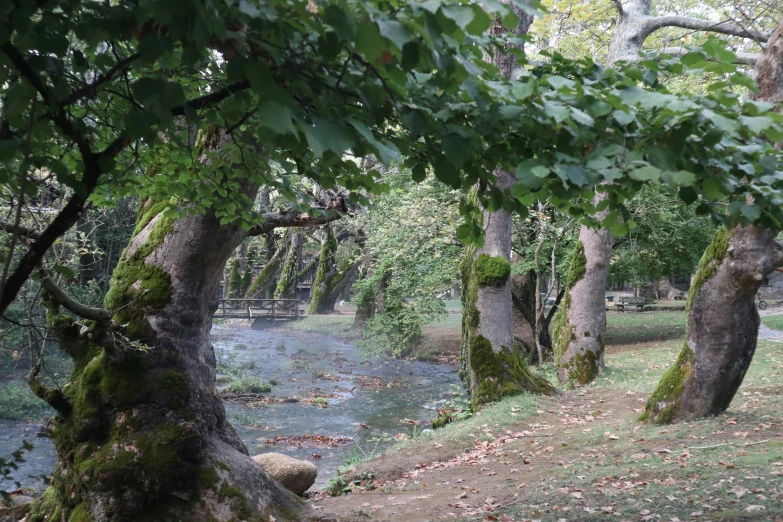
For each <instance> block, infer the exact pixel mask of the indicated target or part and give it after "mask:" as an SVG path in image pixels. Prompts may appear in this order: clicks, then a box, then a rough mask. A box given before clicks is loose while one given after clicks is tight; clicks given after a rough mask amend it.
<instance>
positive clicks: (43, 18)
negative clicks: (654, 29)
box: [0, 0, 783, 242]
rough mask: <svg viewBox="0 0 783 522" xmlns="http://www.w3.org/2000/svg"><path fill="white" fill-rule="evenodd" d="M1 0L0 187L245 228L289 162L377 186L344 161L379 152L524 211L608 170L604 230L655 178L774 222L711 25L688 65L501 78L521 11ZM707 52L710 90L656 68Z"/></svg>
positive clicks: (245, 0)
mask: <svg viewBox="0 0 783 522" xmlns="http://www.w3.org/2000/svg"><path fill="white" fill-rule="evenodd" d="M520 5H522V6H523V7H525V8H530V7H529V6H528V5H527V4H520ZM0 10H1V11H2V13H3V14H4V15H5V16H6V20H7V21H6V22H4V24H3V25H2V28H3V30H2V31H0V51H2V54H0V58H1V60H0V63H2V69H0V77H1V78H2V80H3V81H4V82H5V87H6V88H5V93H4V94H5V101H4V103H3V105H4V121H3V122H2V127H1V128H0V158H2V160H3V161H2V163H0V182H2V183H6V184H9V185H13V186H16V188H18V189H22V188H23V189H24V190H26V191H27V192H28V193H30V194H31V195H33V194H34V192H35V191H36V187H37V186H38V184H36V183H25V182H23V181H22V179H23V178H24V177H23V176H19V172H24V173H27V172H32V171H36V172H40V171H45V172H51V173H53V174H54V175H55V176H56V177H57V179H58V180H59V181H60V182H61V183H64V184H65V185H67V186H70V187H72V188H73V189H74V190H75V191H76V193H77V195H78V194H85V193H86V194H90V193H93V196H92V197H93V199H94V201H95V202H97V203H99V204H111V202H112V201H113V200H114V199H115V198H116V197H117V196H118V195H123V194H129V193H132V194H137V195H141V196H143V197H156V198H170V199H171V201H172V202H173V203H172V206H175V203H179V202H190V203H192V205H191V206H189V207H188V209H189V210H194V211H197V212H204V211H206V209H207V208H213V209H215V210H216V212H217V213H218V215H219V216H220V217H221V218H223V219H224V221H225V222H229V221H237V222H239V223H240V224H241V225H242V226H244V227H246V228H247V227H250V226H251V225H252V224H253V222H255V221H257V220H259V219H260V216H258V215H256V214H253V213H251V212H248V210H247V209H248V208H249V207H250V206H251V203H252V202H251V201H250V198H249V197H248V195H247V190H246V187H247V182H251V183H263V184H274V185H276V186H279V187H280V188H281V189H282V190H284V191H287V194H288V195H289V196H290V197H292V198H296V197H297V194H296V191H294V190H293V189H292V188H291V185H290V181H289V179H288V176H289V175H291V174H293V173H296V174H298V175H302V176H307V177H309V178H312V179H313V180H315V181H317V182H318V183H319V184H320V185H322V186H324V187H332V186H335V185H341V186H344V187H347V188H349V189H359V188H363V189H367V190H369V191H384V190H385V189H386V187H385V185H384V184H383V182H382V181H381V180H380V176H379V175H378V173H377V172H369V173H365V172H362V171H361V170H360V169H359V167H358V165H357V162H356V161H355V158H356V157H362V156H366V155H374V156H376V157H378V158H379V159H380V160H381V161H382V162H383V163H384V164H387V165H388V164H389V163H390V162H392V161H399V162H401V163H402V164H403V165H404V166H405V168H407V169H409V170H410V171H411V173H412V178H413V179H414V180H417V181H418V180H423V179H424V178H425V176H426V173H427V172H428V171H430V170H431V171H433V172H434V174H435V176H436V177H437V178H438V180H440V181H442V182H443V183H446V184H447V185H449V186H450V187H453V188H455V189H456V188H463V189H464V188H467V187H470V186H473V185H476V184H478V186H479V188H480V198H481V201H482V203H484V205H485V206H487V207H488V208H490V209H495V208H500V207H501V206H502V207H505V208H507V209H516V210H519V211H522V212H524V210H525V208H524V206H525V205H526V204H529V203H530V202H532V201H533V200H535V199H546V198H547V197H548V198H549V199H550V201H552V202H554V203H555V204H556V205H557V206H558V207H559V208H561V209H563V210H567V211H569V212H570V213H571V214H572V215H574V216H579V217H582V216H587V215H590V214H591V213H592V212H594V210H595V209H593V208H592V203H591V197H588V195H589V194H591V193H592V190H593V187H594V186H596V185H598V184H599V183H603V182H610V184H607V185H606V186H605V190H606V191H608V192H609V198H608V199H607V200H606V201H605V202H604V203H602V204H601V206H609V207H611V208H612V209H615V210H616V211H615V212H611V213H609V215H608V217H607V218H606V221H605V223H604V225H605V226H607V227H609V228H611V229H612V230H613V231H614V232H615V233H618V234H622V233H623V232H625V231H626V230H627V229H628V228H629V227H632V226H633V222H632V221H630V222H626V221H624V220H622V219H620V218H621V217H622V214H623V211H624V209H623V202H624V201H625V200H627V199H628V198H629V197H631V196H632V195H633V194H634V193H636V192H637V191H638V190H639V189H640V187H641V186H642V185H643V184H645V183H654V182H663V183H666V184H668V185H671V186H674V187H678V188H679V190H680V195H681V197H682V198H683V199H684V200H685V201H686V202H695V201H699V204H700V211H702V212H707V213H709V212H711V213H713V214H714V215H715V216H716V217H722V216H724V215H725V214H726V212H725V211H724V209H723V208H722V207H719V208H717V210H716V207H715V205H716V203H718V202H723V201H728V202H729V207H728V219H731V220H734V221H739V222H757V223H763V224H765V225H768V226H774V227H780V226H781V221H782V219H783V211H782V210H781V208H783V205H781V203H783V201H781V198H780V184H781V176H782V175H781V173H780V172H779V171H778V165H779V161H778V158H779V156H778V153H777V152H776V151H773V150H772V149H771V147H770V146H769V145H768V144H767V142H766V141H765V138H771V139H773V140H777V139H780V138H781V137H783V131H781V121H780V117H779V116H777V115H775V114H772V113H770V112H769V109H770V106H769V105H767V104H762V103H757V102H751V101H745V100H742V99H740V98H739V97H737V96H736V95H734V94H732V93H731V92H729V90H728V87H730V86H732V85H746V86H751V85H752V82H751V81H750V79H749V78H748V77H747V76H744V75H742V74H740V73H737V72H735V71H734V66H733V65H731V63H730V62H731V61H732V57H733V53H732V52H731V51H729V50H727V49H726V48H725V47H724V46H722V45H720V44H719V43H717V42H715V41H712V40H711V41H709V42H707V43H706V44H705V45H704V46H703V47H700V48H694V50H693V52H692V53H691V54H689V55H686V56H685V57H684V58H683V60H682V62H679V61H676V60H670V61H665V60H664V61H655V60H646V61H642V62H640V63H639V64H635V65H629V66H622V65H621V66H618V68H617V69H603V68H602V67H601V66H600V65H598V64H596V63H594V62H593V61H591V60H590V59H584V60H576V61H574V60H569V59H565V58H563V57H562V56H559V55H557V54H551V55H549V56H548V57H549V62H548V63H544V64H535V65H534V64H527V62H526V60H525V58H524V55H522V53H521V52H519V51H515V50H514V49H511V50H509V51H508V52H512V53H518V54H520V56H519V63H520V65H526V67H525V68H524V69H522V70H521V71H520V73H519V74H518V77H517V78H513V79H506V78H503V77H501V76H500V75H498V73H497V70H496V68H495V67H494V65H492V63H490V62H488V61H487V60H486V59H485V57H486V56H488V55H492V54H493V53H494V52H496V51H497V50H498V49H504V48H506V38H507V37H506V36H502V35H501V36H496V35H492V34H489V33H488V29H489V28H490V26H491V25H492V24H493V23H494V21H495V17H498V18H499V20H501V21H502V23H503V24H505V25H506V27H513V26H514V25H515V24H516V17H515V15H514V14H513V12H512V11H511V10H510V9H509V8H508V7H507V6H505V5H502V4H500V3H499V2H497V1H494V0H482V1H479V2H472V3H471V2H467V1H452V0H443V1H439V0H428V1H423V2H419V1H416V0H409V1H408V2H400V3H390V2H386V1H378V0H364V1H359V2H356V1H352V2H348V1H334V2H326V3H324V4H321V5H317V4H314V3H312V2H304V1H301V0H269V1H265V2H263V3H262V2H258V1H254V0H240V1H239V2H231V3H226V2H221V1H216V0H200V1H194V2H185V3H176V2H169V1H164V0H150V1H146V2H111V3H106V2H83V1H82V2H80V1H76V2H74V1H70V0H69V1H65V0H49V1H45V0H40V1H38V2H24V3H22V4H19V5H17V4H14V3H13V2H10V1H7V0H6V1H2V2H0ZM494 32H497V31H494ZM512 43H513V42H512ZM707 67H709V68H711V70H712V69H715V68H717V69H718V70H720V71H722V72H723V74H724V77H726V78H727V81H726V83H725V85H724V84H718V85H716V86H715V88H714V89H713V90H712V91H711V92H710V93H709V94H708V95H706V96H693V95H688V94H682V93H679V94H673V93H670V92H668V91H667V90H666V88H665V86H663V85H662V83H661V82H660V81H659V78H660V77H661V75H671V74H679V73H682V72H683V71H684V69H688V68H690V69H691V70H692V71H699V70H701V69H703V68H707ZM210 125H214V126H221V127H223V128H227V129H229V130H230V140H228V142H227V143H225V144H223V146H222V148H221V152H220V154H212V153H209V152H208V151H209V146H206V147H205V146H204V144H203V142H199V140H198V139H197V134H196V132H195V129H201V135H202V137H203V136H204V135H205V134H208V131H209V129H210V127H209V126H210ZM200 155H202V156H203V155H207V156H210V155H211V156H212V157H211V160H210V161H207V162H206V164H205V162H204V161H199V156H200ZM201 159H202V160H203V157H202V158H201ZM225 167H231V168H229V169H226V168H225ZM496 168H503V169H506V170H509V171H514V172H516V174H517V177H518V179H519V184H518V185H517V186H516V187H514V189H513V190H512V192H511V194H512V195H513V197H509V195H508V194H503V193H502V192H501V191H500V190H498V189H497V188H495V187H494V186H493V181H494V176H493V172H494V170H495V169H496ZM747 196H752V198H753V201H754V204H752V205H751V204H748V203H747V201H749V199H748V198H747ZM471 211H472V209H471V206H470V205H468V204H463V206H462V212H463V214H464V215H465V217H466V226H465V227H464V228H462V229H461V230H460V237H461V238H462V239H463V240H464V241H466V242H480V241H481V230H480V229H481V227H479V226H478V225H477V223H476V222H475V221H474V220H472V218H471Z"/></svg>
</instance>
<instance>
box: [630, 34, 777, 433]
mask: <svg viewBox="0 0 783 522" xmlns="http://www.w3.org/2000/svg"><path fill="white" fill-rule="evenodd" d="M756 82H757V84H758V95H757V97H758V98H759V99H760V100H768V101H770V102H771V107H774V108H775V109H776V110H777V111H780V101H781V99H783V96H782V95H783V20H781V23H780V24H779V25H778V27H777V29H776V30H775V32H774V33H773V34H772V37H771V38H770V41H769V43H768V45H767V47H766V49H765V50H764V54H763V55H762V57H761V59H759V61H758V65H757V68H756ZM780 145H781V143H780V142H779V143H778V144H776V148H779V147H780ZM753 207H754V202H753V201H752V200H748V208H749V209H750V211H752V209H753ZM780 229H781V226H780V225H779V224H778V225H777V226H776V227H775V228H767V227H762V226H742V225H739V224H733V226H732V227H731V228H725V227H721V228H720V229H719V230H718V232H717V233H716V234H715V237H714V238H713V240H712V243H711V244H710V245H709V247H708V248H707V249H706V250H705V252H704V256H703V257H702V259H701V263H700V265H699V270H698V271H697V272H696V277H695V278H694V281H693V284H692V285H691V289H690V292H689V295H688V305H687V310H688V325H687V331H686V339H685V345H684V346H683V348H682V351H681V352H680V355H679V357H678V358H677V361H676V362H675V363H674V365H673V366H672V367H671V368H669V370H668V371H667V372H666V373H665V374H664V376H663V378H662V379H661V382H660V383H659V384H658V387H657V388H656V389H655V391H654V392H653V394H652V395H651V396H650V398H649V399H648V400H647V403H646V405H645V411H644V413H643V414H642V417H641V419H642V420H645V421H647V422H653V423H668V422H672V421H679V420H690V419H695V418H698V417H704V416H707V415H716V414H720V413H723V412H725V411H726V409H727V408H728V407H729V405H730V404H731V400H732V399H733V398H734V394H735V393H736V392H737V390H738V389H739V387H740V385H741V384H742V380H743V379H744V378H745V372H747V370H748V367H750V363H751V361H752V360H753V354H754V353H755V351H756V341H757V339H758V330H759V324H760V322H761V321H760V319H759V314H758V310H756V303H755V300H756V293H757V292H758V290H759V287H760V286H761V283H762V281H763V280H764V278H765V277H766V276H768V275H769V274H771V273H772V272H773V271H774V270H775V269H776V268H777V267H779V266H783V248H781V245H780V244H779V243H778V242H777V241H775V236H776V235H777V232H778V230H780Z"/></svg>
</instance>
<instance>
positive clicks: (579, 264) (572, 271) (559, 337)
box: [552, 241, 587, 367]
mask: <svg viewBox="0 0 783 522" xmlns="http://www.w3.org/2000/svg"><path fill="white" fill-rule="evenodd" d="M586 273H587V257H586V256H585V246H584V245H583V244H582V242H581V241H577V242H576V248H575V249H574V254H573V257H572V259H571V266H570V267H569V269H568V278H567V279H566V289H565V297H564V298H563V302H562V303H561V304H560V307H559V308H558V309H557V312H556V313H555V316H554V317H553V318H552V348H553V351H554V352H555V364H556V365H557V366H558V367H559V366H560V361H561V358H562V357H563V354H564V353H565V352H566V350H567V349H568V345H569V344H571V343H572V342H574V341H576V332H575V331H574V327H573V326H572V325H570V324H568V309H569V308H570V307H571V289H572V288H573V287H574V285H576V283H578V282H579V281H581V280H582V278H584V276H585V274H586Z"/></svg>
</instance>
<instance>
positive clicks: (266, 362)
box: [0, 325, 459, 490]
mask: <svg viewBox="0 0 783 522" xmlns="http://www.w3.org/2000/svg"><path fill="white" fill-rule="evenodd" d="M212 342H213V345H214V348H215V355H216V357H217V359H218V388H219V389H220V388H221V387H222V386H224V385H225V384H226V383H227V382H228V381H229V374H230V375H236V374H237V373H239V374H241V375H242V377H244V378H248V377H259V378H261V379H262V380H263V381H264V382H269V381H270V380H271V379H273V380H275V381H276V382H277V383H278V384H276V385H275V386H273V387H272V391H271V392H269V393H266V394H261V395H259V397H258V400H253V401H251V402H249V403H247V402H239V401H226V402H225V406H226V413H227V415H228V419H229V420H230V421H231V423H232V424H233V425H234V427H235V428H236V431H237V433H238V434H239V436H240V437H241V438H242V440H243V441H244V442H245V444H246V445H247V448H248V450H249V452H250V454H251V455H257V454H260V453H264V452H269V451H275V452H279V453H284V454H286V455H290V456H292V457H295V458H299V459H306V460H309V461H310V462H313V463H314V464H315V466H316V467H317V468H318V478H317V480H316V483H315V485H314V486H313V489H318V488H320V487H321V486H323V485H324V484H325V483H326V482H327V481H328V480H329V479H330V478H331V477H333V476H334V475H335V473H336V472H337V468H338V467H340V466H341V465H343V463H344V462H345V461H347V460H348V459H350V458H352V457H357V456H361V457H366V456H369V455H371V454H373V453H379V452H380V451H381V450H382V449H383V448H385V447H387V446H388V445H390V444H392V443H393V442H394V440H395V438H396V439H397V440H399V439H401V438H404V437H406V436H411V435H412V434H413V433H414V432H415V431H420V430H424V429H429V424H430V421H431V420H432V419H433V418H435V416H436V412H435V409H436V406H437V405H438V403H439V402H441V401H443V400H447V399H449V398H450V397H452V396H453V394H454V393H455V392H456V393H459V390H458V388H457V386H458V385H459V377H458V375H457V371H458V368H457V367H456V366H453V365H443V364H433V363H428V362H416V361H401V360H397V359H391V358H388V357H366V356H364V355H363V354H362V353H361V352H360V350H359V349H358V348H357V347H356V346H355V345H354V344H353V343H352V342H348V341H343V340H339V339H336V338H334V337H331V336H329V335H326V334H323V333H317V332H299V331H291V330H285V329H266V330H252V329H250V327H248V326H235V325H230V326H229V325H219V326H217V325H216V326H214V327H213V329H212ZM221 371H222V373H221ZM37 431H38V428H37V425H36V424H26V423H21V422H11V421H2V420H0V456H6V455H9V454H10V453H11V452H12V451H15V450H16V449H18V448H19V446H20V445H21V441H22V439H25V440H28V441H30V442H31V443H33V444H34V449H33V451H32V452H30V453H29V454H25V462H24V463H20V464H19V470H18V471H17V472H16V473H15V474H14V477H15V479H16V480H19V481H20V482H21V484H22V486H23V487H27V488H34V489H39V490H41V489H43V487H44V482H43V479H42V478H41V476H42V475H46V474H49V473H51V471H52V468H53V466H54V461H55V456H56V454H55V451H54V448H53V446H52V444H51V441H49V440H48V439H40V438H38V437H37V436H36V432H37ZM0 489H14V487H13V486H12V485H10V484H8V483H0Z"/></svg>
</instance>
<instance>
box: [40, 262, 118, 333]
mask: <svg viewBox="0 0 783 522" xmlns="http://www.w3.org/2000/svg"><path fill="white" fill-rule="evenodd" d="M38 273H39V274H41V286H42V287H43V289H44V290H46V291H47V292H49V294H51V296H52V297H53V298H54V300H55V301H57V302H58V303H60V304H61V305H62V306H64V307H65V308H66V309H67V310H69V311H71V312H73V313H74V314H76V315H78V316H79V317H81V318H82V319H89V320H91V321H96V322H98V323H107V322H109V321H110V320H111V312H109V311H108V310H104V309H103V308H93V307H91V306H87V305H86V304H84V303H80V302H79V301H77V300H76V299H74V298H73V297H71V296H70V295H68V294H67V293H66V292H65V290H63V289H62V288H60V287H59V286H57V283H55V282H54V281H52V279H51V278H50V277H49V274H47V273H46V271H45V270H43V269H39V270H38Z"/></svg>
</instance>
